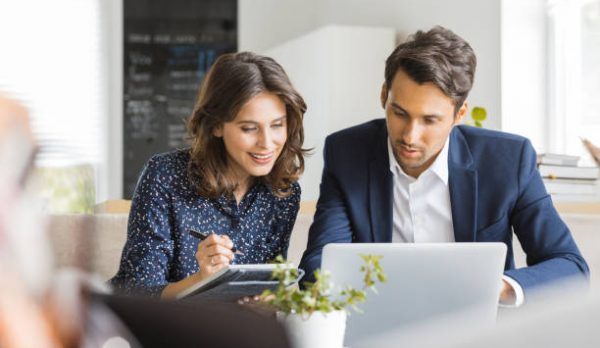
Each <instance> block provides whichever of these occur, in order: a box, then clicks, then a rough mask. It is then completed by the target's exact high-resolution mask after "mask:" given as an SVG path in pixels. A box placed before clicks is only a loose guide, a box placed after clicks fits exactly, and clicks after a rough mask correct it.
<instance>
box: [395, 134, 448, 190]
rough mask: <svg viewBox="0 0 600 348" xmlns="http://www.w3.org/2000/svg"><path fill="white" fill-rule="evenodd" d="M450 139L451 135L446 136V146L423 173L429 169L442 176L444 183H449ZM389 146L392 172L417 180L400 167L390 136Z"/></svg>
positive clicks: (439, 176)
mask: <svg viewBox="0 0 600 348" xmlns="http://www.w3.org/2000/svg"><path fill="white" fill-rule="evenodd" d="M449 139H450V137H447V138H446V142H445V143H444V147H443V148H442V150H441V151H440V153H439V155H438V156H437V158H436V159H435V161H433V163H432V164H431V166H430V167H429V168H427V170H425V172H423V174H424V173H426V172H428V171H431V172H433V173H434V174H435V175H436V176H437V177H438V178H440V180H442V182H443V183H444V185H448V142H449ZM387 146H388V158H389V162H390V171H391V172H392V174H394V176H395V177H396V176H398V175H400V176H404V177H407V178H410V179H412V180H411V181H413V180H415V179H414V178H413V177H411V176H409V175H408V174H406V173H405V172H404V170H402V167H400V165H399V164H398V162H397V161H396V157H394V151H393V149H392V140H391V139H390V137H389V136H388V141H387Z"/></svg>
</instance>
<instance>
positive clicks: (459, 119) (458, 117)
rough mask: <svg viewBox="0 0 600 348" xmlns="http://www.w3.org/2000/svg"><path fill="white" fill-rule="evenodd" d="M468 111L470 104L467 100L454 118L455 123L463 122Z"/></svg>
mask: <svg viewBox="0 0 600 348" xmlns="http://www.w3.org/2000/svg"><path fill="white" fill-rule="evenodd" d="M467 111H469V104H467V102H466V101H465V102H464V103H463V105H462V106H461V107H460V109H458V112H457V113H456V117H455V118H454V124H455V125H457V124H459V123H461V122H462V120H463V118H465V116H466V115H467Z"/></svg>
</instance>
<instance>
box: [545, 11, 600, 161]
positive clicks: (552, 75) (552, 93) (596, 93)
mask: <svg viewBox="0 0 600 348" xmlns="http://www.w3.org/2000/svg"><path fill="white" fill-rule="evenodd" d="M547 16H548V59H549V64H548V76H549V86H548V112H549V115H548V117H549V131H550V138H549V139H551V141H549V151H552V152H557V153H567V154H575V155H581V156H582V157H583V158H585V159H587V161H591V158H590V156H589V154H588V153H587V152H586V150H585V148H584V147H583V146H582V144H581V141H580V139H579V137H584V138H588V139H589V140H590V141H592V142H593V143H595V144H596V145H600V0H550V1H548V2H547Z"/></svg>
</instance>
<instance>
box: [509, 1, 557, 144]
mask: <svg viewBox="0 0 600 348" xmlns="http://www.w3.org/2000/svg"><path fill="white" fill-rule="evenodd" d="M545 3H546V0H528V1H523V0H502V19H501V28H502V33H501V36H502V39H501V57H502V58H501V62H502V64H501V70H502V130H503V131H506V132H511V133H516V134H520V135H524V136H526V137H528V138H529V139H530V140H531V142H532V144H533V146H534V147H535V148H536V150H537V151H538V152H543V151H547V150H548V143H547V142H548V141H549V139H548V132H549V129H548V122H547V121H546V120H547V117H546V115H547V111H546V109H547V105H546V86H547V80H546V67H547V62H546V59H547V57H546V56H547V54H546V52H547V50H546V41H547V40H546V18H545V11H544V8H545Z"/></svg>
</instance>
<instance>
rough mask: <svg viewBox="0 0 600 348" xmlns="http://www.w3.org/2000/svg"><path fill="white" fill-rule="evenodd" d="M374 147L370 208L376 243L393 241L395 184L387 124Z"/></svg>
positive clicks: (370, 183) (370, 174) (370, 167)
mask: <svg viewBox="0 0 600 348" xmlns="http://www.w3.org/2000/svg"><path fill="white" fill-rule="evenodd" d="M381 133H383V134H380V135H379V136H378V137H377V142H376V146H374V147H373V151H374V152H375V154H374V155H375V158H374V159H373V160H372V161H371V163H370V164H369V208H370V214H369V216H370V218H371V235H372V241H373V242H374V243H384V242H391V241H392V219H393V215H392V207H393V201H392V197H393V182H392V173H391V172H390V164H389V159H388V149H387V141H388V140H387V131H386V129H385V124H384V127H383V130H382V132H381Z"/></svg>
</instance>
